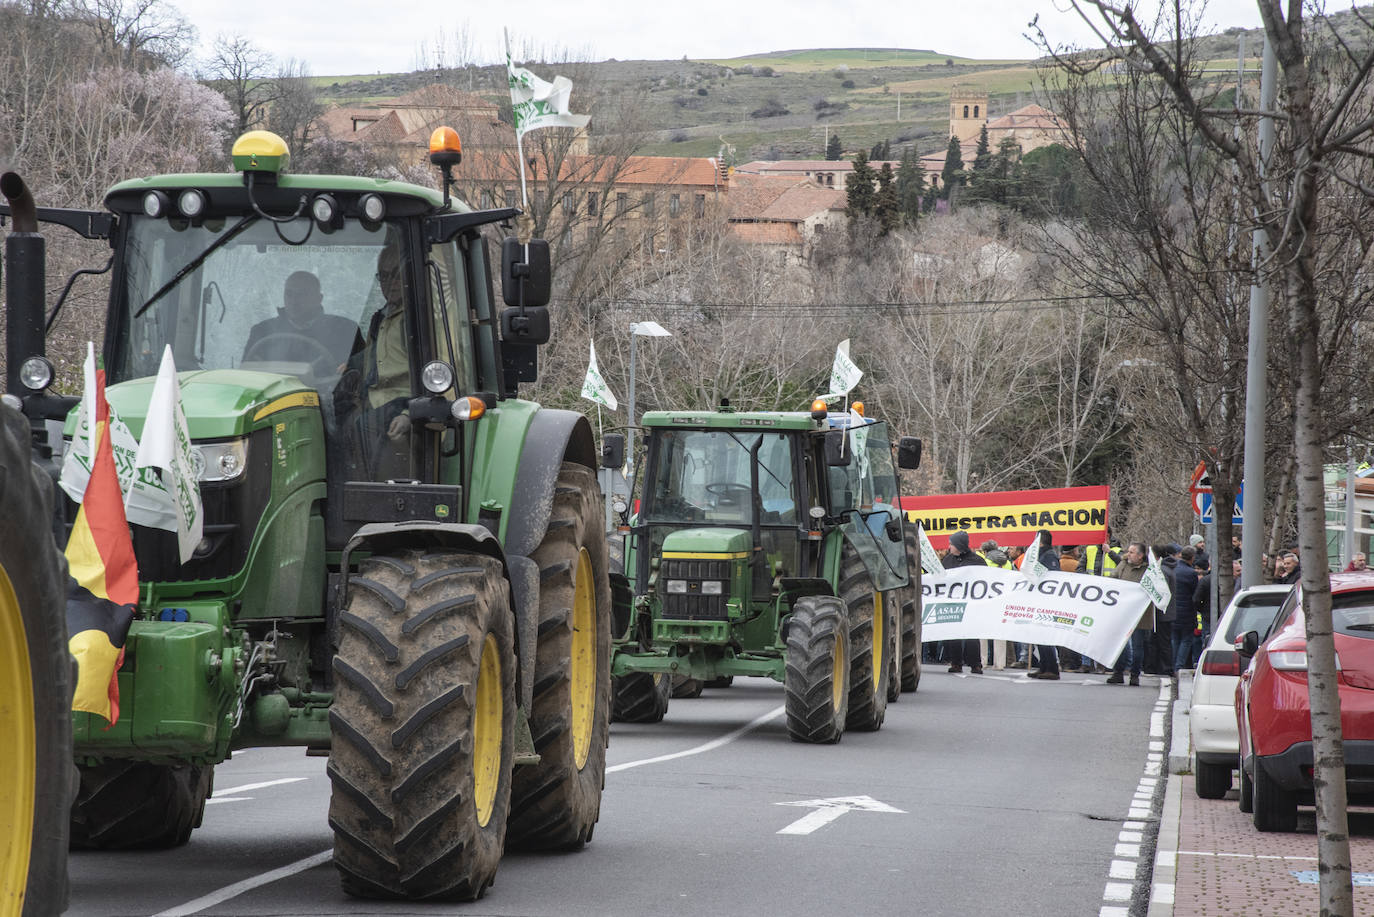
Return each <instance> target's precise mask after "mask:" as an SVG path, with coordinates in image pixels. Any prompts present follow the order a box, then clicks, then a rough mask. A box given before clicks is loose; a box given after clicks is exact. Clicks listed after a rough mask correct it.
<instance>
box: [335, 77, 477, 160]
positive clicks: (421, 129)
mask: <svg viewBox="0 0 1374 917" xmlns="http://www.w3.org/2000/svg"><path fill="white" fill-rule="evenodd" d="M499 116H500V110H499V108H498V107H497V106H496V105H494V104H492V103H491V102H488V101H487V100H485V99H483V98H481V97H479V96H475V95H473V94H472V93H468V92H461V91H459V90H457V89H454V88H453V87H451V86H444V85H441V84H437V83H436V84H432V85H429V86H422V87H421V88H419V89H416V90H414V91H413V92H408V93H406V94H405V95H403V96H397V97H396V98H394V99H383V100H381V101H379V102H375V103H373V104H370V105H351V106H338V107H336V108H330V109H328V110H326V111H325V112H324V114H322V115H321V116H320V126H321V129H322V131H323V133H324V134H325V135H326V136H329V137H333V138H335V139H338V140H347V141H363V140H366V141H371V142H377V143H419V144H422V145H423V144H425V143H427V142H428V141H429V135H430V133H431V132H432V131H433V130H434V128H436V127H438V126H439V125H440V124H444V123H447V124H451V125H452V126H454V127H456V128H458V129H459V134H460V135H461V136H462V137H463V142H464V145H465V146H468V145H483V146H486V145H490V144H491V143H492V135H493V134H494V125H496V124H497V123H498V120H499ZM384 122H385V126H381V125H382V124H383V123H384Z"/></svg>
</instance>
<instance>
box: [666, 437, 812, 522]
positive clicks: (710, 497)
mask: <svg viewBox="0 0 1374 917" xmlns="http://www.w3.org/2000/svg"><path fill="white" fill-rule="evenodd" d="M761 437H762V443H760V438H761ZM655 439H656V440H657V442H656V448H655V449H654V451H653V456H652V459H651V460H652V461H653V462H654V465H655V467H654V470H653V477H652V481H653V484H652V487H651V488H650V491H649V492H648V493H646V494H645V506H644V514H643V521H645V522H649V523H653V522H671V523H715V524H723V525H751V524H752V523H753V521H754V500H753V491H752V485H751V483H750V482H751V467H752V464H753V456H752V452H753V449H754V447H755V446H756V445H757V446H758V465H759V468H758V487H759V494H758V495H759V506H760V510H761V515H760V517H759V522H760V523H761V524H763V525H765V526H767V525H787V526H793V527H795V526H796V524H797V489H796V484H795V481H794V475H793V455H792V440H791V439H790V438H789V437H787V436H783V435H779V434H776V433H773V434H769V433H742V432H738V431H730V430H663V431H661V432H656V433H655Z"/></svg>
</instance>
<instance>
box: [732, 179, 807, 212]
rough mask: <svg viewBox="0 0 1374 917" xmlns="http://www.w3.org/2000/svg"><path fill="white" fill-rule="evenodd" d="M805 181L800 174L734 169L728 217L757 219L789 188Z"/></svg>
mask: <svg viewBox="0 0 1374 917" xmlns="http://www.w3.org/2000/svg"><path fill="white" fill-rule="evenodd" d="M804 181H806V179H805V178H803V177H802V176H799V175H798V176H791V175H787V176H762V175H751V174H749V173H747V172H740V171H739V170H738V169H736V170H735V174H734V175H732V176H730V208H729V214H728V218H729V219H732V220H733V219H757V218H759V217H760V216H761V215H762V214H763V212H764V211H765V210H767V209H768V207H769V206H771V205H772V204H773V202H774V201H776V200H777V199H778V198H779V197H781V196H782V195H783V194H785V193H786V192H787V191H788V190H789V189H790V188H792V187H794V186H795V185H798V184H800V183H802V182H804Z"/></svg>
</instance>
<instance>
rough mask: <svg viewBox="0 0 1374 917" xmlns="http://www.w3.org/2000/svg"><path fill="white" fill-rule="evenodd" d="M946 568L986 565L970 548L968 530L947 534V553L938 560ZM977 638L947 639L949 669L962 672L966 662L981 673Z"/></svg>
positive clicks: (981, 662) (981, 660)
mask: <svg viewBox="0 0 1374 917" xmlns="http://www.w3.org/2000/svg"><path fill="white" fill-rule="evenodd" d="M940 563H941V564H943V565H944V568H945V569H946V570H950V569H953V568H954V567H986V566H987V561H986V560H984V559H983V558H982V557H980V556H978V555H977V554H975V553H973V551H972V550H970V548H969V545H968V532H964V531H959V532H955V533H954V534H953V535H950V536H949V553H948V554H946V555H945V556H944V558H943V559H942V560H941V561H940ZM979 642H980V641H978V640H947V641H946V642H945V650H946V652H948V653H949V654H950V655H949V670H950V671H951V672H962V671H963V670H964V665H965V664H967V665H968V667H969V671H970V672H972V673H973V674H974V675H982V674H983V656H982V653H981V652H980V651H979V646H978V644H979Z"/></svg>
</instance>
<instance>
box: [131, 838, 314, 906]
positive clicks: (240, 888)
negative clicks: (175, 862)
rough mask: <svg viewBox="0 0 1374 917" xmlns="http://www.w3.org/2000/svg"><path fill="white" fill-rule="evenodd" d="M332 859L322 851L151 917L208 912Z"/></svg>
mask: <svg viewBox="0 0 1374 917" xmlns="http://www.w3.org/2000/svg"><path fill="white" fill-rule="evenodd" d="M333 858H334V851H333V850H322V851H320V852H319V853H317V854H315V855H313V856H308V857H306V858H305V859H303V860H297V861H296V862H294V863H292V864H290V865H289V866H283V867H281V868H280V869H274V870H272V871H271V872H265V873H263V874H262V875H260V876H253V877H252V878H251V879H244V880H243V881H242V882H235V883H234V884H233V885H226V886H225V887H224V888H221V889H219V890H218V891H213V892H211V893H210V894H208V895H203V896H201V897H199V898H196V899H195V900H194V901H187V902H186V903H185V904H182V905H180V906H178V907H174V908H171V909H169V910H166V911H162V912H161V913H158V914H154V915H153V917H189V915H191V914H199V913H200V912H201V911H204V910H208V909H209V908H212V907H214V906H215V905H217V904H223V903H224V902H225V901H228V900H229V899H230V898H237V897H238V896H239V895H242V894H243V893H245V892H250V891H252V890H253V889H255V888H259V887H261V886H263V885H268V884H270V883H272V882H276V881H277V880H278V879H285V878H286V877H287V876H294V875H295V874H296V873H298V872H305V871H306V870H307V869H314V868H315V867H316V866H320V865H323V864H325V863H328V862H329V861H330V860H331V859H333Z"/></svg>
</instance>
